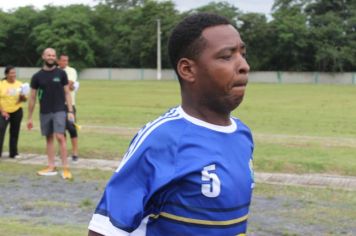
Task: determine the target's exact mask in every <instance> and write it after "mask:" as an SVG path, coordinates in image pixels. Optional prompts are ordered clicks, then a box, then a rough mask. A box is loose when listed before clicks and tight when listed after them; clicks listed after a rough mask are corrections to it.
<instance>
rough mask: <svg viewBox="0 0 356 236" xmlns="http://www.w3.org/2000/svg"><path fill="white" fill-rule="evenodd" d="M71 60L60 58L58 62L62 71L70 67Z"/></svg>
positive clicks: (65, 57)
mask: <svg viewBox="0 0 356 236" xmlns="http://www.w3.org/2000/svg"><path fill="white" fill-rule="evenodd" d="M68 62H69V58H68V57H67V56H60V57H59V60H58V61H57V63H58V66H59V67H60V68H62V69H64V68H66V67H67V66H68Z"/></svg>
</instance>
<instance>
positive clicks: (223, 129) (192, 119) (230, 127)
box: [177, 106, 237, 133]
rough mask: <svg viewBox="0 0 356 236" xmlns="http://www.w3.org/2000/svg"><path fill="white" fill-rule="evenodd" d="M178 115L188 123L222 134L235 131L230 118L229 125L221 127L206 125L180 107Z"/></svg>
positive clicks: (235, 127) (235, 126)
mask: <svg viewBox="0 0 356 236" xmlns="http://www.w3.org/2000/svg"><path fill="white" fill-rule="evenodd" d="M177 109H178V111H179V113H180V114H181V115H182V116H183V118H184V119H186V120H188V121H190V122H191V123H193V124H195V125H198V126H202V127H205V128H208V129H211V130H214V131H218V132H222V133H233V132H235V131H236V129H237V125H236V122H235V121H234V120H233V119H232V118H231V117H230V121H231V124H230V125H228V126H221V125H214V124H211V123H208V122H206V121H203V120H200V119H197V118H195V117H193V116H190V115H188V114H187V113H186V112H185V111H184V110H183V108H182V106H179V107H178V108H177Z"/></svg>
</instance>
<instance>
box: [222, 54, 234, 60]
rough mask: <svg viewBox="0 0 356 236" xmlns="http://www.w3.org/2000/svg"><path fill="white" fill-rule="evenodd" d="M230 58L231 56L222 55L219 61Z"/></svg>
mask: <svg viewBox="0 0 356 236" xmlns="http://www.w3.org/2000/svg"><path fill="white" fill-rule="evenodd" d="M231 57H232V55H230V54H229V55H222V56H221V59H223V60H230V59H231Z"/></svg>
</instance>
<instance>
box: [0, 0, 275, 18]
mask: <svg viewBox="0 0 356 236" xmlns="http://www.w3.org/2000/svg"><path fill="white" fill-rule="evenodd" d="M225 1H226V2H228V3H231V4H233V5H235V6H236V7H237V8H239V9H240V10H241V11H243V12H259V13H264V14H267V15H268V14H269V13H270V11H271V7H272V4H273V2H274V0H225ZM98 2H99V1H98V0H12V1H9V0H0V8H1V9H2V10H3V11H8V10H11V9H14V8H17V7H20V6H27V5H33V6H35V8H37V9H42V8H43V6H44V5H48V4H51V5H55V6H66V5H70V4H78V3H80V4H86V5H90V6H95V5H96V4H97V3H98ZM173 2H174V3H175V4H176V6H177V9H178V10H180V11H186V10H189V9H192V8H196V7H199V6H202V5H206V4H208V3H209V2H210V0H173Z"/></svg>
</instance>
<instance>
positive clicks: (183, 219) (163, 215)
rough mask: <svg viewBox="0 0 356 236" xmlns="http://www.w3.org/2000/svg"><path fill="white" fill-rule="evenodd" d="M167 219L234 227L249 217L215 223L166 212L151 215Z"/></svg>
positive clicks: (155, 217)
mask: <svg viewBox="0 0 356 236" xmlns="http://www.w3.org/2000/svg"><path fill="white" fill-rule="evenodd" d="M160 216H162V217H165V218H168V219H171V220H175V221H180V222H184V223H190V224H199V225H209V226H227V225H233V224H237V223H240V222H243V221H245V220H247V218H248V215H245V216H242V217H239V218H236V219H233V220H223V221H213V220H197V219H191V218H186V217H182V216H176V215H173V214H170V213H166V212H161V213H159V214H157V215H154V214H152V215H150V217H152V218H154V219H157V218H158V217H160Z"/></svg>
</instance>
